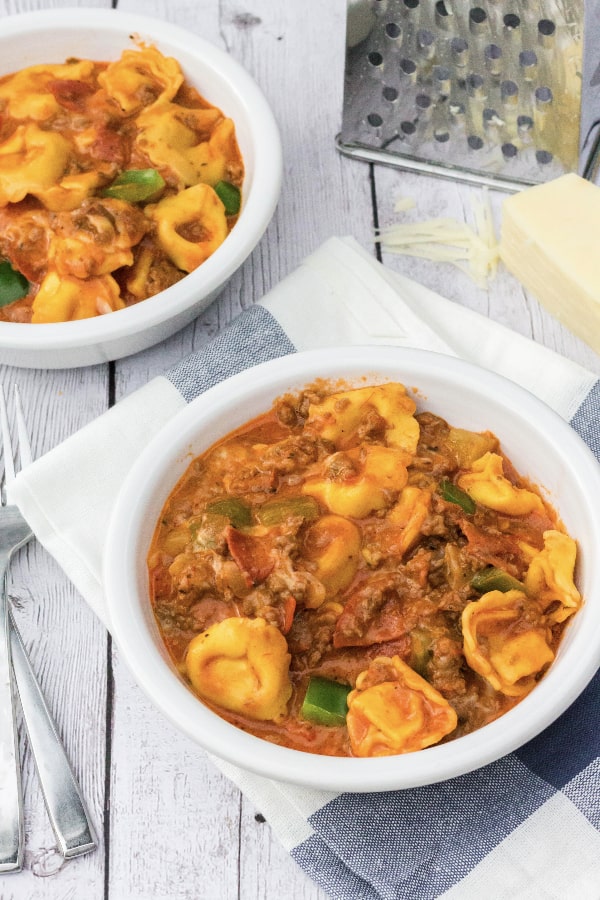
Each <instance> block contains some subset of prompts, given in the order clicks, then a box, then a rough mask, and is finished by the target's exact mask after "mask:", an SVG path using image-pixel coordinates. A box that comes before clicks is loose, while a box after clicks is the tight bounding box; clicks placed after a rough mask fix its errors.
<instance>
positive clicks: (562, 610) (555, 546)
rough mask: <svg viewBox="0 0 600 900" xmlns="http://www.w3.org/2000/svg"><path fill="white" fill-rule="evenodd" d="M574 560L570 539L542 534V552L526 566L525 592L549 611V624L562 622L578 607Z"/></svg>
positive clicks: (573, 550) (572, 544)
mask: <svg viewBox="0 0 600 900" xmlns="http://www.w3.org/2000/svg"><path fill="white" fill-rule="evenodd" d="M576 558H577V545H576V544H575V541H574V540H573V538H571V537H569V535H567V534H563V533H562V532H561V531H545V532H544V549H543V550H540V552H539V553H537V554H536V555H535V556H534V557H533V559H532V560H531V562H530V564H529V568H528V570H527V575H526V576H525V588H526V589H527V592H528V594H530V595H531V596H534V597H536V598H537V599H538V600H539V601H540V603H542V605H543V606H544V609H547V610H549V612H548V617H549V619H550V621H552V622H564V621H565V619H568V618H569V616H572V615H573V613H574V612H577V610H578V609H579V607H580V605H581V594H580V593H579V591H578V590H577V588H576V587H575V582H574V581H573V573H574V570H575V560H576Z"/></svg>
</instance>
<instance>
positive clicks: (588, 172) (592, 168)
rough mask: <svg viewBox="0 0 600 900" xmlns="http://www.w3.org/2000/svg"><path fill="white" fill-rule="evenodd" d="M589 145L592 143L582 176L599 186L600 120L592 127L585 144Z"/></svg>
mask: <svg viewBox="0 0 600 900" xmlns="http://www.w3.org/2000/svg"><path fill="white" fill-rule="evenodd" d="M588 143H591V149H590V151H589V153H588V155H587V158H586V160H585V165H584V167H583V172H582V173H581V174H582V176H583V178H587V180H588V181H592V182H593V183H594V184H598V176H599V174H600V119H596V121H595V122H594V123H593V124H592V125H591V127H590V130H589V131H588V134H587V137H586V139H585V144H588Z"/></svg>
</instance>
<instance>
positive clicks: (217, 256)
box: [0, 8, 282, 369]
mask: <svg viewBox="0 0 600 900" xmlns="http://www.w3.org/2000/svg"><path fill="white" fill-rule="evenodd" d="M131 35H136V36H138V37H139V38H141V39H142V40H143V41H145V42H147V43H151V44H153V45H155V46H156V47H158V49H159V50H160V51H161V52H162V53H163V54H165V55H167V56H173V57H175V58H176V59H177V60H178V61H179V63H180V64H181V66H182V69H183V72H184V74H185V76H186V78H187V79H188V80H189V82H190V83H191V84H192V85H194V87H196V88H197V89H198V90H199V91H200V93H201V94H203V96H205V97H206V99H207V100H208V101H209V102H211V103H213V104H214V105H215V106H218V107H219V108H220V109H221V110H222V111H223V113H224V114H225V115H227V116H229V117H230V118H232V119H233V121H234V123H235V128H236V134H237V139H238V143H239V146H240V150H241V153H242V156H243V160H244V165H245V178H244V184H243V187H242V198H243V202H242V210H241V213H240V216H239V219H238V221H237V223H236V225H235V227H234V228H233V229H232V231H231V233H230V234H229V235H228V237H227V238H226V240H225V241H224V243H223V244H222V245H221V246H220V247H219V248H218V249H217V250H216V252H215V253H214V254H213V255H212V256H211V257H209V259H207V260H206V262H204V263H203V264H202V265H201V266H200V267H199V268H198V269H196V270H195V271H194V272H192V273H190V274H189V275H187V276H186V277H185V278H183V279H182V280H181V281H179V282H178V283H177V284H175V285H173V286H172V287H170V288H168V289H167V290H165V291H162V292H161V293H160V294H157V295H156V296H154V297H151V298H149V299H148V300H144V301H143V302H142V303H138V304H136V305H135V306H132V307H129V308H127V309H123V310H119V311H118V312H114V313H109V314H107V315H104V316H97V317H95V318H92V319H83V320H81V321H76V322H61V323H56V324H48V325H31V324H17V323H12V322H0V359H1V361H2V363H4V364H6V365H13V366H25V367H30V368H50V369H55V368H69V367H72V366H85V365H94V364H96V363H104V362H107V361H108V360H112V359H119V358H120V357H123V356H128V355H130V354H132V353H137V352H138V351H140V350H145V349H146V348H147V347H150V346H151V345H153V344H156V343H158V341H161V340H164V339H165V338H167V337H169V336H170V335H171V334H174V333H175V332H176V331H178V330H179V329H180V328H183V326H184V325H187V324H188V323H189V322H191V321H192V320H193V319H194V318H195V317H196V316H198V314H199V313H200V312H201V311H202V310H203V309H205V308H206V307H207V306H208V305H209V304H210V303H211V302H212V301H213V300H214V299H215V297H216V296H217V294H218V293H219V292H220V291H221V290H222V288H223V287H224V285H225V283H226V282H227V280H228V279H229V278H230V277H231V276H232V275H233V273H234V272H235V271H236V269H238V268H239V267H240V266H241V264H242V263H243V262H244V260H245V259H246V258H247V257H248V255H249V254H250V253H251V252H252V250H253V249H254V247H255V246H256V244H257V243H258V241H259V240H260V238H261V237H262V235H263V233H264V231H265V229H266V227H267V225H268V223H269V222H270V220H271V218H272V216H273V213H274V211H275V207H276V205H277V201H278V199H279V194H280V190H281V174H282V156H281V141H280V136H279V131H278V128H277V124H276V122H275V120H274V118H273V114H272V112H271V110H270V108H269V106H268V104H267V101H266V99H265V97H264V95H263V94H262V92H261V91H260V89H259V88H258V86H257V85H256V83H255V82H254V81H253V79H252V78H251V77H250V75H248V73H247V72H246V71H245V70H244V69H243V68H242V67H241V66H240V65H239V64H238V63H237V62H236V61H235V60H234V59H232V57H231V56H229V55H228V54H227V53H225V52H223V51H222V50H219V49H218V48H217V47H215V46H213V45H212V44H210V43H208V42H207V41H205V40H203V39H202V38H201V37H199V36H198V35H196V34H194V33H193V32H189V31H185V30H184V29H183V28H180V27H177V26H175V25H171V24H169V23H168V22H164V21H160V20H157V19H152V18H147V17H145V16H138V15H129V14H128V13H121V12H119V11H118V10H113V9H83V8H77V9H52V10H45V11H43V12H33V13H24V14H22V15H15V16H7V17H5V18H3V19H2V28H1V29H0V76H1V75H5V74H8V73H10V72H15V71H17V70H18V69H22V68H24V67H25V66H30V65H34V64H37V63H42V62H46V63H47V62H53V63H59V62H64V61H65V59H67V58H68V57H72V56H76V57H79V58H87V59H94V60H103V61H110V60H114V59H117V58H118V57H119V56H120V54H121V52H122V51H123V50H124V49H126V48H133V47H134V46H135V44H134V42H133V40H132V38H131V37H130V36H131Z"/></svg>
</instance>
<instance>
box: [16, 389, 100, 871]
mask: <svg viewBox="0 0 600 900" xmlns="http://www.w3.org/2000/svg"><path fill="white" fill-rule="evenodd" d="M15 419H16V424H17V434H18V439H19V456H20V460H21V467H24V466H27V465H29V463H30V462H31V448H30V445H29V439H28V436H27V429H26V426H25V420H24V417H23V411H22V408H21V401H20V398H19V393H18V390H17V388H16V386H15ZM0 432H1V434H2V445H3V456H4V485H3V487H2V489H1V491H0V499H1V505H0V873H8V872H18V871H19V870H20V869H21V868H22V866H23V850H24V838H23V833H24V828H23V802H22V793H21V775H20V765H19V751H18V738H17V729H16V724H15V699H16V698H15V692H14V682H13V680H12V678H11V674H12V672H11V665H10V663H11V659H12V669H13V672H14V676H15V680H16V685H17V689H18V694H19V700H20V702H21V708H22V710H23V718H24V721H25V727H26V730H27V736H28V738H29V745H30V747H31V752H32V755H33V759H34V762H35V766H36V770H37V773H38V777H39V780H40V784H41V787H42V793H43V796H44V802H45V804H46V809H47V811H48V816H49V818H50V822H51V825H52V828H53V830H54V834H55V836H56V840H57V842H58V846H59V849H60V851H61V853H62V854H63V856H64V857H65V858H66V859H70V858H72V857H75V856H81V855H82V854H84V853H88V852H89V851H90V850H94V849H95V847H96V837H95V834H94V830H93V827H92V825H91V822H90V819H89V815H88V813H87V810H86V808H85V803H84V801H83V798H82V796H81V791H80V790H79V786H78V784H77V782H76V780H75V777H74V775H73V772H72V769H71V766H70V765H69V761H68V759H67V756H66V753H65V750H64V748H63V746H62V743H61V740H60V738H59V736H58V732H57V729H56V725H55V723H54V721H53V719H52V716H51V714H50V711H49V709H48V706H47V704H46V702H45V699H44V695H43V694H42V691H41V689H40V686H39V684H38V683H37V680H36V678H35V675H34V672H33V669H32V667H31V663H30V662H29V658H28V656H27V653H26V651H25V647H24V645H23V642H22V640H21V636H20V635H19V633H18V631H17V627H16V625H15V623H14V619H13V617H12V614H11V612H10V609H9V606H8V599H7V570H8V566H9V564H10V560H11V558H12V555H13V553H14V552H15V551H16V550H18V549H19V548H20V547H22V546H23V545H24V544H26V543H27V541H29V540H30V539H31V538H32V537H33V533H32V531H31V529H30V527H29V525H28V524H27V522H26V521H25V519H24V518H23V516H22V515H21V513H20V512H19V510H18V508H17V507H16V506H14V505H10V504H9V503H8V501H7V498H6V486H7V485H8V484H10V482H11V481H12V480H13V478H14V477H15V466H14V460H13V452H12V446H11V440H10V431H9V425H8V416H7V411H6V402H5V398H4V391H3V390H2V388H1V387H0Z"/></svg>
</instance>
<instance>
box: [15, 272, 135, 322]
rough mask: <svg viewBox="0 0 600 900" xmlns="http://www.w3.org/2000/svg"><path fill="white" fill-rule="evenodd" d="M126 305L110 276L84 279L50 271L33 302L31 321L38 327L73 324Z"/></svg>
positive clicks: (117, 286)
mask: <svg viewBox="0 0 600 900" xmlns="http://www.w3.org/2000/svg"><path fill="white" fill-rule="evenodd" d="M124 305H125V304H124V303H123V301H122V300H121V297H120V295H119V285H118V284H117V282H116V281H115V280H114V278H112V276H110V275H101V276H100V277H99V278H87V279H85V280H84V279H82V278H74V277H72V276H70V277H67V276H59V275H58V274H57V273H56V272H49V273H48V275H46V277H45V278H44V280H43V281H42V283H41V285H40V289H39V291H38V292H37V294H36V296H35V299H34V301H33V316H32V319H31V321H32V322H33V323H35V324H43V323H48V322H72V321H74V320H75V319H89V318H90V317H91V316H100V315H104V314H105V313H108V312H113V311H114V310H116V309H122V308H123V306H124Z"/></svg>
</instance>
